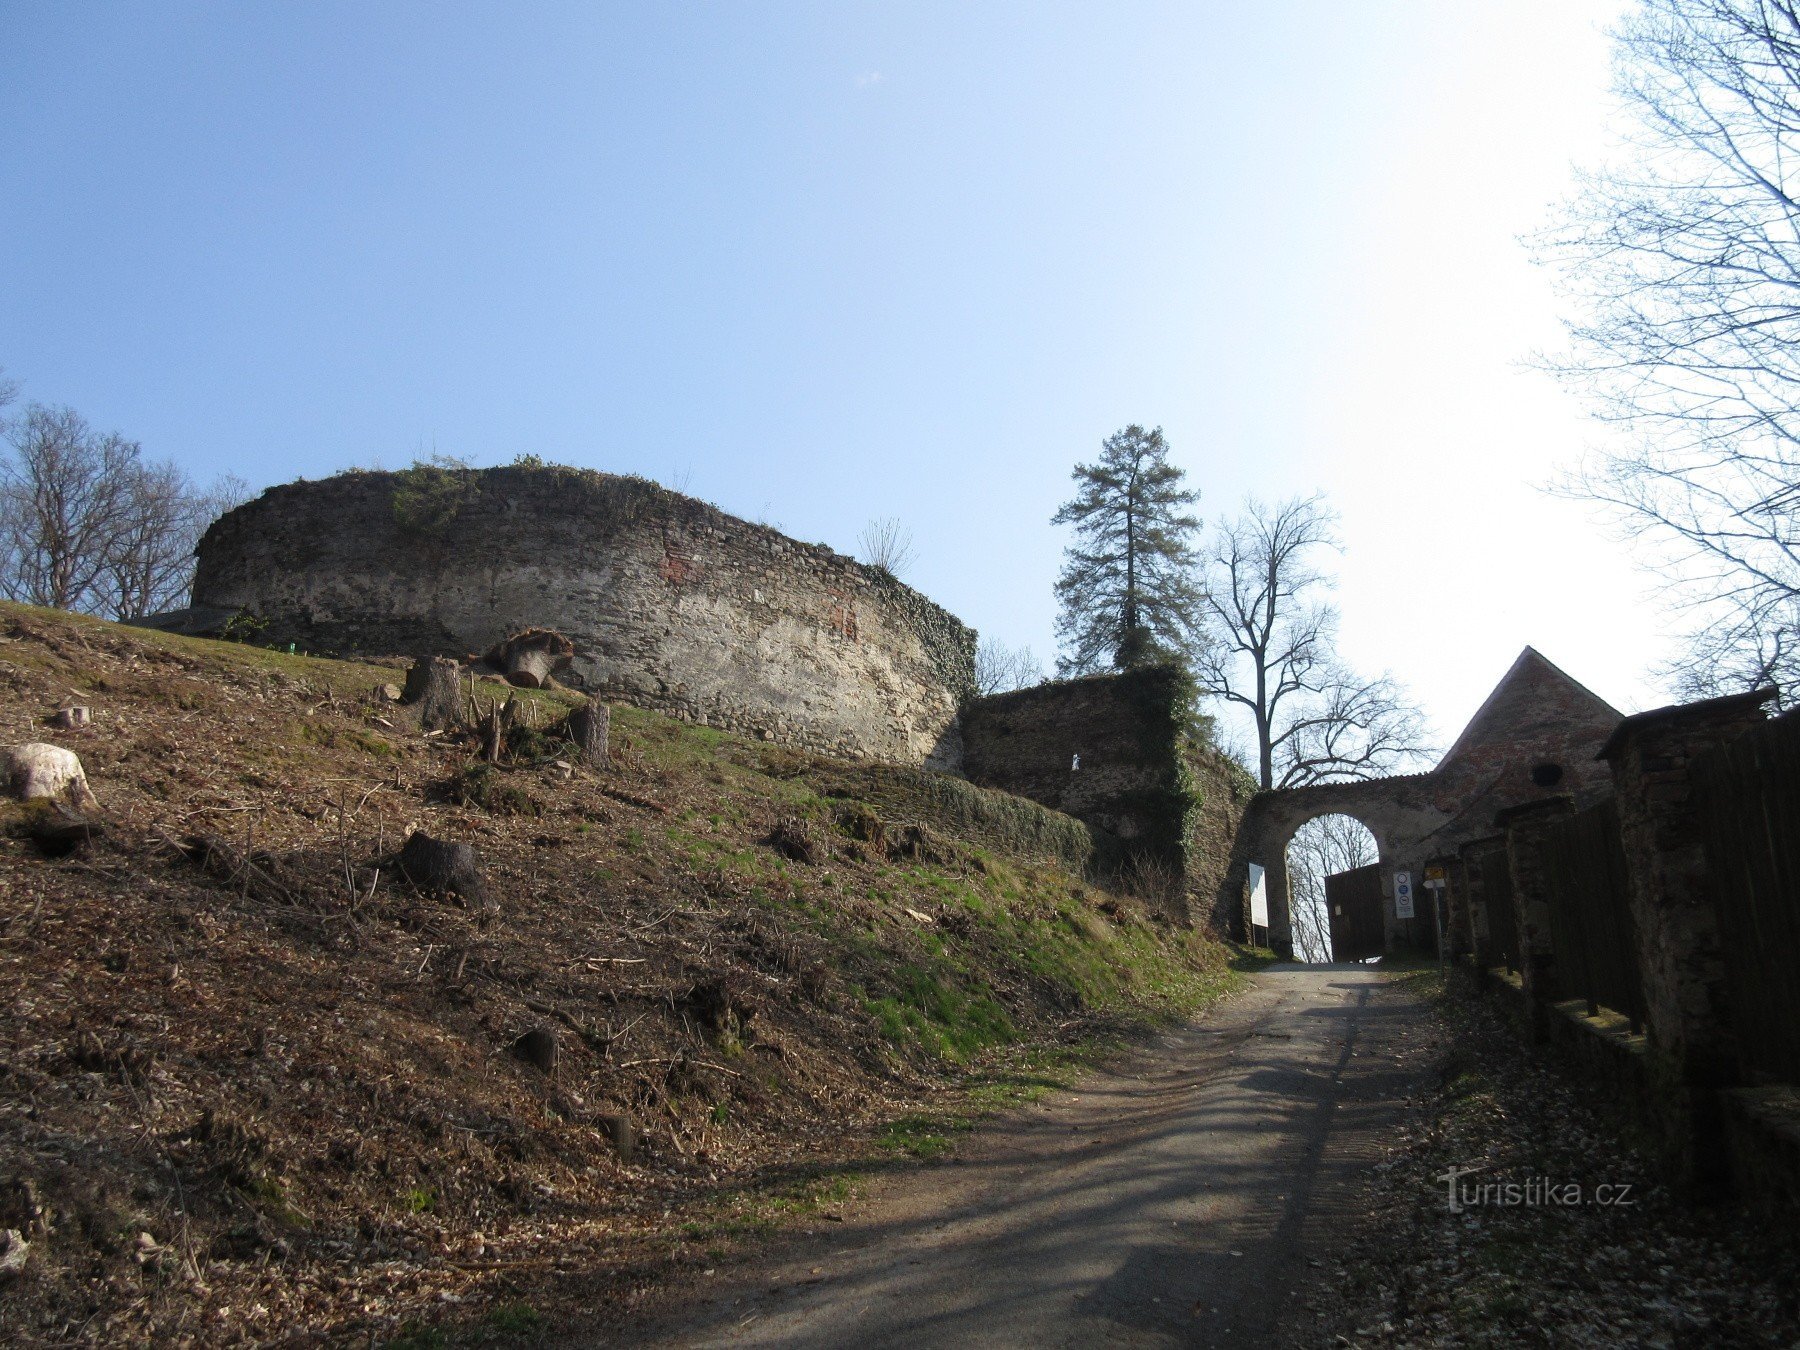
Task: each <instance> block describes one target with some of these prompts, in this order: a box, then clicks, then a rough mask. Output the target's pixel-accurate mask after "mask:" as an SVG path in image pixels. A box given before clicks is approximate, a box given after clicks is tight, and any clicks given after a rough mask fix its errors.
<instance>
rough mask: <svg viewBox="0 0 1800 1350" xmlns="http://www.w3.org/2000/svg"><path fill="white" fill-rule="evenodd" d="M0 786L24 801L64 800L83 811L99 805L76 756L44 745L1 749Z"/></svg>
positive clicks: (57, 746)
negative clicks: (44, 798) (45, 798)
mask: <svg viewBox="0 0 1800 1350" xmlns="http://www.w3.org/2000/svg"><path fill="white" fill-rule="evenodd" d="M0 785H4V788H5V791H6V793H7V795H9V796H12V797H16V798H18V799H19V800H20V801H25V802H29V801H35V800H37V799H38V798H40V797H61V798H63V799H65V800H67V801H68V802H69V803H70V804H71V805H73V806H75V807H78V808H79V809H81V810H83V811H91V810H93V809H94V808H95V807H96V806H98V805H99V803H98V802H96V801H95V800H94V794H93V793H92V792H89V791H88V782H87V775H86V774H85V773H83V772H82V770H81V760H80V759H78V758H77V757H76V755H75V752H74V751H73V750H65V749H63V748H62V747H61V746H60V745H49V744H46V743H45V742H43V741H32V742H30V743H29V744H26V745H5V746H0Z"/></svg>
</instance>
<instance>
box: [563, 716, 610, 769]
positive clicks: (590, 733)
mask: <svg viewBox="0 0 1800 1350" xmlns="http://www.w3.org/2000/svg"><path fill="white" fill-rule="evenodd" d="M568 731H569V739H570V740H571V741H573V742H574V743H575V748H576V749H577V750H579V751H580V752H581V757H582V758H583V759H585V760H586V761H587V762H588V763H589V764H591V765H593V766H594V767H595V768H596V769H604V768H605V767H606V766H607V765H608V764H609V763H611V756H610V751H609V749H608V745H607V742H608V739H609V738H610V737H611V735H612V709H611V708H609V707H607V706H606V705H605V704H604V703H595V702H594V701H593V700H592V699H590V700H588V702H586V703H584V704H582V705H581V706H580V707H579V708H577V709H575V711H574V712H572V713H570V714H569V722H568Z"/></svg>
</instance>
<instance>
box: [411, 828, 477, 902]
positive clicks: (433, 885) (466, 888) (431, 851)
mask: <svg viewBox="0 0 1800 1350" xmlns="http://www.w3.org/2000/svg"><path fill="white" fill-rule="evenodd" d="M400 871H401V874H402V875H403V876H405V878H406V879H407V880H408V881H409V882H411V883H412V884H413V886H414V887H416V888H417V889H418V890H420V891H423V892H424V893H425V894H427V895H454V896H456V897H457V898H458V899H460V900H462V901H464V902H465V903H467V904H479V903H481V902H482V901H484V900H485V899H486V898H487V887H486V886H485V885H484V884H483V882H482V879H481V867H480V864H479V863H478V862H477V861H476V858H475V850H474V849H473V848H471V847H470V846H469V845H468V844H452V843H447V842H446V841H444V840H442V839H433V838H432V837H431V836H430V835H427V834H420V833H417V832H415V833H413V834H412V835H410V836H409V837H408V838H407V841H406V844H405V846H404V847H403V848H401V850H400Z"/></svg>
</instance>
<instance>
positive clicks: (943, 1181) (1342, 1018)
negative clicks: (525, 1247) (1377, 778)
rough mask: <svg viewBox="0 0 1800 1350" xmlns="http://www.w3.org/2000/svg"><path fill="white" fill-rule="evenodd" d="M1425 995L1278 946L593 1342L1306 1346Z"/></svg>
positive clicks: (1416, 1042)
mask: <svg viewBox="0 0 1800 1350" xmlns="http://www.w3.org/2000/svg"><path fill="white" fill-rule="evenodd" d="M1421 1013H1422V1010H1421V1008H1420V1005H1419V1003H1418V1001H1417V999H1416V996H1415V995H1413V994H1412V993H1411V992H1409V990H1408V989H1407V987H1406V986H1405V985H1404V984H1400V983H1395V982H1392V981H1388V980H1384V979H1383V978H1382V977H1381V976H1379V975H1378V974H1376V973H1375V972H1374V971H1373V970H1371V969H1369V968H1367V967H1364V966H1275V967H1271V968H1270V969H1268V970H1266V971H1263V972H1260V973H1259V974H1257V975H1256V976H1255V977H1254V980H1253V983H1252V985H1251V987H1250V989H1249V990H1248V991H1247V992H1245V993H1243V994H1241V995H1239V996H1237V997H1236V998H1233V999H1231V1000H1230V1001H1228V1002H1227V1003H1225V1004H1222V1005H1221V1006H1219V1007H1218V1008H1216V1009H1214V1010H1213V1011H1212V1012H1211V1013H1210V1014H1208V1015H1207V1016H1206V1017H1204V1018H1202V1019H1200V1020H1198V1021H1196V1022H1194V1023H1192V1024H1190V1025H1187V1026H1184V1027H1181V1028H1178V1029H1175V1030H1172V1031H1169V1032H1166V1033H1164V1034H1162V1035H1161V1036H1159V1037H1157V1038H1156V1039H1155V1040H1154V1041H1152V1042H1150V1043H1147V1044H1145V1045H1143V1046H1140V1047H1137V1048H1136V1049H1134V1050H1132V1051H1130V1052H1127V1053H1126V1054H1124V1055H1122V1056H1120V1057H1119V1058H1118V1059H1117V1060H1115V1061H1113V1062H1112V1063H1111V1064H1110V1065H1109V1066H1108V1067H1107V1068H1106V1069H1105V1070H1103V1071H1099V1072H1095V1073H1093V1074H1091V1075H1089V1076H1087V1077H1086V1078H1085V1079H1083V1080H1082V1081H1081V1082H1080V1083H1078V1084H1077V1085H1076V1086H1075V1087H1073V1088H1071V1089H1070V1090H1069V1091H1067V1092H1062V1093H1058V1094H1056V1095H1055V1096H1053V1097H1051V1098H1049V1099H1047V1100H1046V1101H1044V1102H1042V1103H1040V1104H1038V1105H1036V1106H1033V1107H1027V1108H1024V1109H1022V1110H1020V1111H1018V1112H1016V1113H1014V1114H1012V1115H1010V1116H1008V1117H1005V1118H1003V1119H1002V1120H1000V1121H997V1122H995V1123H994V1124H993V1125H992V1126H990V1127H986V1128H984V1129H982V1130H980V1131H978V1132H977V1133H976V1134H975V1135H973V1136H971V1137H969V1138H967V1139H966V1140H965V1141H963V1143H962V1144H961V1145H960V1146H959V1148H958V1150H957V1155H956V1157H955V1159H954V1160H952V1161H949V1162H946V1163H943V1164H940V1165H937V1166H933V1167H929V1168H925V1169H921V1170H920V1171H917V1172H914V1173H911V1174H909V1175H906V1176H904V1177H902V1178H901V1179H899V1180H897V1181H894V1182H892V1183H889V1184H887V1185H886V1186H884V1187H883V1188H881V1189H879V1190H878V1191H877V1192H876V1193H875V1194H874V1195H873V1196H872V1197H871V1199H870V1201H869V1202H867V1203H865V1204H863V1205H861V1206H857V1207H855V1208H854V1209H853V1210H852V1211H851V1212H850V1213H848V1214H847V1215H846V1222H844V1223H843V1224H841V1225H839V1224H828V1225H825V1226H824V1228H825V1231H823V1232H815V1233H814V1234H813V1235H812V1236H810V1237H804V1236H803V1237H798V1238H795V1239H792V1240H789V1241H787V1242H784V1243H780V1244H777V1245H776V1246H775V1247H773V1248H771V1249H769V1251H768V1252H767V1253H766V1254H765V1255H763V1256H761V1257H759V1258H756V1259H755V1260H754V1261H752V1262H751V1263H748V1264H745V1265H741V1266H738V1267H736V1268H722V1269H720V1270H719V1271H718V1273H717V1275H716V1276H715V1277H714V1278H710V1279H706V1280H704V1282H703V1283H700V1284H698V1285H697V1286H696V1287H693V1288H691V1289H689V1290H687V1291H684V1292H683V1294H681V1295H680V1296H679V1297H677V1298H676V1299H674V1300H672V1302H671V1303H670V1304H669V1305H668V1307H667V1311H666V1312H665V1313H664V1314H663V1316H662V1318H661V1320H657V1321H648V1322H639V1323H637V1324H636V1325H634V1326H632V1327H629V1328H621V1329H620V1331H619V1332H618V1333H617V1337H616V1339H615V1338H611V1337H609V1338H607V1339H604V1340H601V1341H598V1342H592V1343H593V1344H599V1345H604V1344H632V1345H657V1346H712V1345H734V1346H735V1345H742V1346H819V1347H826V1346H830V1347H839V1346H854V1347H858V1350H874V1348H875V1347H882V1346H907V1347H919V1346H984V1347H985V1346H1013V1345H1018V1346H1032V1347H1040V1348H1047V1347H1052V1346H1099V1345H1108V1346H1166V1345H1203V1346H1251V1345H1275V1344H1282V1345H1286V1344H1295V1343H1304V1342H1305V1341H1306V1340H1308V1339H1310V1336H1309V1334H1308V1333H1309V1323H1308V1322H1307V1319H1306V1316H1305V1314H1304V1313H1302V1312H1301V1311H1299V1309H1298V1307H1297V1303H1298V1298H1299V1295H1301V1294H1302V1293H1303V1292H1304V1291H1305V1290H1306V1289H1307V1288H1308V1287H1309V1286H1311V1285H1313V1284H1314V1283H1315V1282H1316V1281H1317V1280H1318V1279H1319V1278H1320V1276H1321V1274H1322V1273H1323V1268H1326V1267H1327V1264H1328V1261H1329V1258H1330V1257H1331V1256H1332V1255H1333V1254H1334V1253H1336V1252H1338V1251H1340V1250H1341V1249H1342V1248H1343V1247H1344V1246H1345V1245H1346V1244H1350V1243H1353V1242H1354V1241H1355V1240H1356V1238H1357V1234H1358V1229H1359V1221H1360V1220H1361V1218H1362V1216H1363V1210H1364V1196H1365V1187H1364V1185H1363V1182H1364V1181H1365V1180H1366V1178H1365V1177H1364V1176H1363V1175H1362V1174H1363V1173H1364V1171H1365V1169H1366V1168H1367V1167H1368V1166H1369V1165H1370V1164H1371V1163H1373V1162H1374V1161H1375V1160H1376V1159H1377V1158H1378V1157H1379V1156H1380V1151H1381V1149H1382V1147H1383V1145H1384V1142H1385V1140H1386V1138H1387V1135H1388V1134H1389V1132H1390V1131H1391V1130H1392V1128H1393V1126H1394V1124H1395V1121H1396V1119H1397V1117H1398V1113H1399V1109H1400V1108H1399V1102H1400V1100H1401V1099H1402V1098H1403V1097H1404V1096H1405V1094H1406V1092H1407V1090H1408V1088H1409V1086H1410V1085H1411V1083H1412V1081H1413V1076H1414V1075H1415V1074H1416V1073H1417V1072H1418V1071H1419V1070H1418V1061H1419V1060H1421V1059H1422V1057H1423V1056H1422V1055H1421V1054H1420V1053H1417V1051H1418V1049H1419V1047H1420V1046H1421V1044H1422V1042H1423V1041H1424V1039H1425V1033H1424V1030H1423V1028H1422V1026H1421V1025H1420V1017H1421Z"/></svg>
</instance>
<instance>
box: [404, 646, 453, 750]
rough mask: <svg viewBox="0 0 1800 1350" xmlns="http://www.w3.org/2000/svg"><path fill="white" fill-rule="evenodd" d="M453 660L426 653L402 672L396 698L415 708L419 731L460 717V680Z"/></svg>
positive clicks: (435, 728)
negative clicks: (403, 684) (403, 677)
mask: <svg viewBox="0 0 1800 1350" xmlns="http://www.w3.org/2000/svg"><path fill="white" fill-rule="evenodd" d="M459 670H460V668H459V667H458V666H457V664H456V662H454V661H452V660H450V659H449V658H448V657H443V656H426V657H421V658H420V659H419V660H417V661H415V662H413V667H412V669H411V670H409V671H407V672H406V688H405V689H403V690H402V691H401V693H400V701H401V702H402V703H405V704H407V705H409V706H415V707H417V708H418V711H419V729H420V730H421V731H444V730H447V729H448V728H450V727H453V726H456V725H457V724H458V723H459V722H461V721H462V684H461V681H460V679H459Z"/></svg>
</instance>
